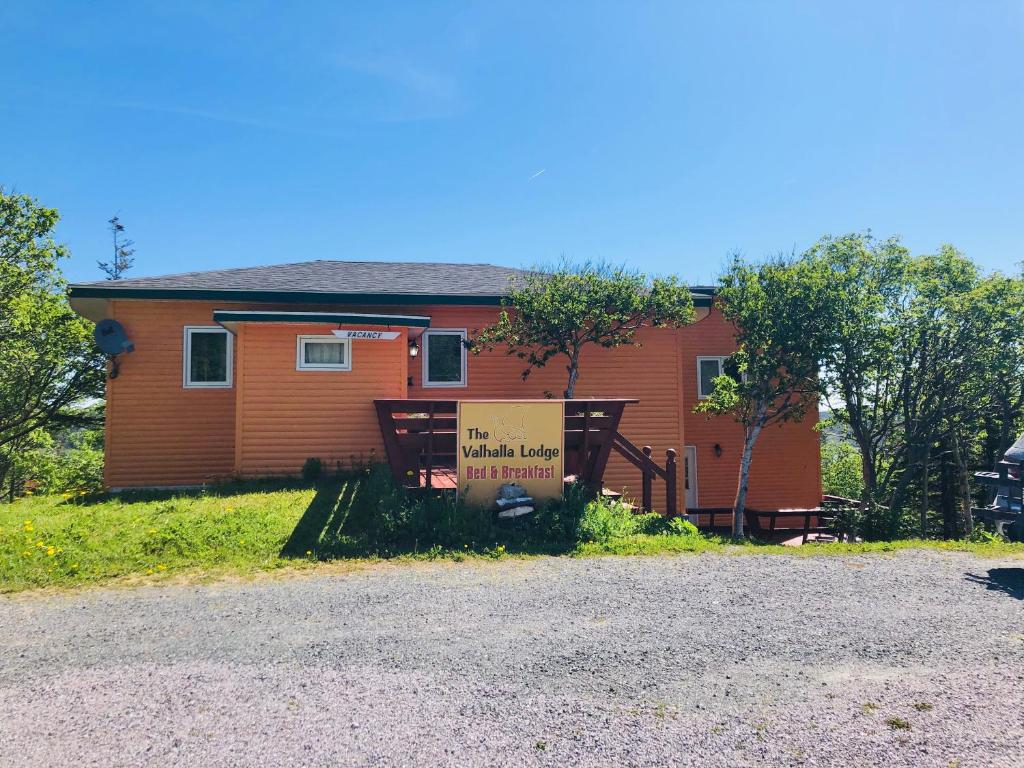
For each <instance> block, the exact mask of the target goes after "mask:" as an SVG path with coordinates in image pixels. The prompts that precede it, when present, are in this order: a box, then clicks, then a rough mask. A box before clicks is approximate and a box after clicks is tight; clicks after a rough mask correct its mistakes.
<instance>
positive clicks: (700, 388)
mask: <svg viewBox="0 0 1024 768" xmlns="http://www.w3.org/2000/svg"><path fill="white" fill-rule="evenodd" d="M728 359H729V358H728V357H698V358H697V397H699V398H700V399H701V400H703V399H704V398H707V397H711V393H712V392H714V391H715V379H716V378H718V377H719V376H721V375H722V374H723V373H724V372H725V361H726V360H728Z"/></svg>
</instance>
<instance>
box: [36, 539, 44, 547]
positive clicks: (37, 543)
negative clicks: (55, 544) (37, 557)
mask: <svg viewBox="0 0 1024 768" xmlns="http://www.w3.org/2000/svg"><path fill="white" fill-rule="evenodd" d="M44 546H46V545H45V544H43V540H42V539H40V540H39V541H37V542H36V549H42V548H43V547H44Z"/></svg>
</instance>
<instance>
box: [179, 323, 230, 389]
mask: <svg viewBox="0 0 1024 768" xmlns="http://www.w3.org/2000/svg"><path fill="white" fill-rule="evenodd" d="M188 348H189V360H188V374H189V375H188V383H189V384H227V383H228V334H227V331H218V330H214V329H210V330H190V331H189V344H188Z"/></svg>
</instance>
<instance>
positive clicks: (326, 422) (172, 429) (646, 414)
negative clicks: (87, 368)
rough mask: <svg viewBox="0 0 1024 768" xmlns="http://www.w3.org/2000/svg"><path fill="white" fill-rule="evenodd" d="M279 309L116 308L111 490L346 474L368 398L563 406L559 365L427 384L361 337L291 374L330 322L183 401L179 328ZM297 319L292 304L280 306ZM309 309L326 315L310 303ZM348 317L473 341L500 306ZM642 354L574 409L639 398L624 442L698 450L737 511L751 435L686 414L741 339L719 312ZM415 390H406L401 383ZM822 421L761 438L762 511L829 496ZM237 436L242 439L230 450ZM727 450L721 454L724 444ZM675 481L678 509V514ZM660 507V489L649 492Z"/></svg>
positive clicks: (607, 361)
mask: <svg viewBox="0 0 1024 768" xmlns="http://www.w3.org/2000/svg"><path fill="white" fill-rule="evenodd" d="M215 308H218V309H258V308H265V309H271V308H275V307H268V306H267V305H242V304H236V305H226V304H223V303H219V302H218V303H216V304H215V303H212V302H180V301H117V302H112V310H111V311H112V313H113V316H114V317H116V318H117V319H118V320H120V321H121V322H122V323H124V324H125V327H126V329H127V330H128V333H129V335H130V337H131V338H132V339H133V340H134V341H135V343H136V351H135V352H134V353H132V354H131V355H126V356H125V357H124V359H123V362H122V365H121V371H122V373H121V376H120V377H119V378H118V379H116V380H113V381H111V382H110V383H109V385H108V426H107V469H106V482H107V485H108V486H111V487H126V486H147V485H184V484H195V483H203V482H209V481H212V480H217V479H221V478H225V477H229V476H231V475H232V474H243V475H248V476H257V475H267V474H292V473H296V472H298V471H299V470H300V468H301V466H302V463H303V462H304V461H305V459H306V458H308V457H310V456H316V457H319V458H321V459H323V460H324V461H326V462H334V461H341V462H343V463H344V464H347V463H348V462H349V461H350V459H351V458H352V457H356V458H363V459H366V458H369V457H370V455H371V453H375V454H376V455H377V456H381V457H382V456H383V446H382V443H381V437H380V430H379V428H378V426H377V422H376V418H375V416H374V412H373V407H372V401H373V399H374V398H399V397H406V396H408V397H415V398H421V397H422V398H438V399H458V398H531V397H544V396H545V394H546V393H549V392H550V393H551V394H553V395H554V396H556V397H559V396H561V393H562V390H563V388H564V386H565V381H566V371H565V366H564V364H563V363H562V362H561V361H559V360H553V361H552V363H551V364H549V366H548V367H547V368H545V369H542V370H539V371H534V372H533V373H531V374H530V376H529V377H528V378H527V379H526V380H525V381H524V380H523V378H522V371H523V369H524V364H523V362H522V361H521V360H519V359H518V358H515V357H510V356H508V355H506V354H504V353H502V352H501V351H494V352H490V353H483V354H481V355H479V356H473V355H471V356H470V357H469V360H468V376H467V379H468V381H467V386H465V387H424V386H422V361H423V357H422V356H421V357H419V358H416V359H410V358H409V357H408V348H407V339H406V337H405V336H404V335H403V337H402V338H401V339H399V340H396V341H394V342H372V341H356V342H354V345H353V350H352V352H353V366H352V370H351V371H297V370H296V365H295V353H296V348H295V345H296V338H295V337H296V336H297V335H299V334H329V332H330V327H329V326H316V325H312V326H298V325H246V326H240V327H241V330H240V332H239V334H238V337H237V338H236V340H235V375H234V386H233V387H232V388H230V389H184V388H183V387H182V369H183V348H182V347H183V333H184V331H183V328H184V326H185V325H213V323H212V320H211V317H212V313H213V310H214V309H215ZM279 308H280V309H296V307H279ZM305 309H320V310H323V309H326V308H324V307H305ZM351 309H352V311H366V312H379V313H386V312H396V313H401V314H423V315H429V316H430V317H431V325H432V327H433V328H435V329H436V328H453V329H466V330H467V331H468V332H470V333H472V332H473V331H474V330H476V329H479V328H481V327H483V326H484V325H485V324H486V323H487V322H489V321H490V320H491V319H492V318H493V317H494V314H495V309H494V308H493V307H451V306H433V307H415V308H414V309H411V308H410V307H408V306H405V307H363V308H356V307H352V308H351ZM640 341H641V343H642V345H643V346H642V347H639V348H637V347H622V348H619V349H616V350H604V349H598V350H588V352H587V353H586V354H585V356H584V359H583V361H582V364H581V371H582V373H581V376H580V380H579V382H578V383H577V388H576V393H577V395H578V396H580V397H633V398H637V399H638V400H640V403H639V404H638V405H635V406H629V407H627V409H626V412H625V415H624V417H623V421H622V426H621V429H622V432H623V433H624V434H625V435H626V436H627V437H628V438H629V439H630V440H632V441H633V442H634V443H636V444H637V445H645V444H647V445H651V446H652V447H653V448H654V457H655V459H656V460H657V461H658V462H659V463H664V457H665V450H666V449H667V448H675V449H676V450H677V451H678V452H679V470H680V473H682V468H683V448H684V446H685V445H694V446H696V449H697V469H698V493H699V503H700V505H701V506H709V507H710V506H728V505H730V504H731V503H732V498H733V495H734V493H735V485H736V471H737V467H738V462H739V452H740V448H741V447H742V433H741V430H740V428H739V427H738V425H736V424H735V423H734V422H732V421H731V420H730V419H725V418H716V419H712V420H708V419H706V418H705V417H704V416H699V415H696V414H693V413H692V407H693V404H694V403H696V402H697V369H696V359H697V356H698V355H727V354H729V353H730V352H731V351H732V334H731V331H730V328H729V326H728V324H727V323H726V322H725V321H724V319H723V318H722V316H721V314H720V313H718V312H712V313H711V315H710V316H707V317H705V318H704V319H701V320H699V321H698V322H697V323H695V324H693V325H692V326H689V327H687V328H685V329H682V330H680V331H668V330H653V329H651V330H646V331H644V332H643V333H642V334H641V336H640ZM407 380H410V381H411V385H407V383H406V382H407ZM814 421H815V419H814V415H813V414H812V415H811V418H809V419H808V420H807V421H806V422H804V423H803V424H797V425H786V426H785V427H783V428H781V429H780V428H772V429H769V430H766V431H765V432H764V433H763V435H762V437H761V440H760V443H759V445H758V447H757V449H756V450H755V456H754V464H753V470H752V475H751V487H750V504H751V505H752V506H755V507H763V508H766V509H770V508H780V507H797V506H812V505H814V504H816V503H817V501H818V500H819V499H820V489H821V481H820V466H819V449H818V437H817V433H816V432H814V431H813V424H814ZM236 436H237V439H236ZM715 443H718V444H719V445H721V447H722V456H721V458H716V457H715V455H714V445H715ZM605 483H606V485H608V486H609V487H611V488H623V487H625V488H627V489H628V490H630V491H632V492H633V493H638V492H639V472H638V470H636V469H635V468H634V467H633V466H632V465H630V464H628V463H627V462H626V461H625V460H623V459H621V458H620V457H618V456H617V455H613V457H612V460H611V462H610V464H609V467H608V471H607V473H606V476H605ZM683 487H684V484H683V478H682V476H681V474H680V478H679V488H680V505H682V504H683V502H684V499H683V498H682V493H683V491H682V489H683ZM655 505H656V506H657V507H658V508H664V486H663V484H661V483H656V484H655Z"/></svg>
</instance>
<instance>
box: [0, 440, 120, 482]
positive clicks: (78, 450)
mask: <svg viewBox="0 0 1024 768" xmlns="http://www.w3.org/2000/svg"><path fill="white" fill-rule="evenodd" d="M4 458H5V459H6V466H5V470H6V472H5V473H4V474H5V480H6V484H7V491H8V493H7V494H5V495H7V496H9V495H10V490H11V488H12V487H13V495H20V494H22V493H24V492H26V491H27V490H31V491H32V492H33V493H65V494H66V493H73V494H75V495H76V496H77V495H82V494H92V493H98V492H100V491H102V490H103V432H102V431H101V430H99V429H83V430H78V431H74V432H69V433H67V434H58V435H57V436H56V437H55V436H54V435H51V434H50V433H49V432H46V431H44V430H41V429H40V430H36V431H35V432H32V433H31V434H30V435H28V436H27V437H26V438H24V440H23V441H21V442H20V443H19V444H18V445H17V446H15V449H14V450H13V451H12V452H11V453H10V454H9V455H8V456H6V457H4Z"/></svg>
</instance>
